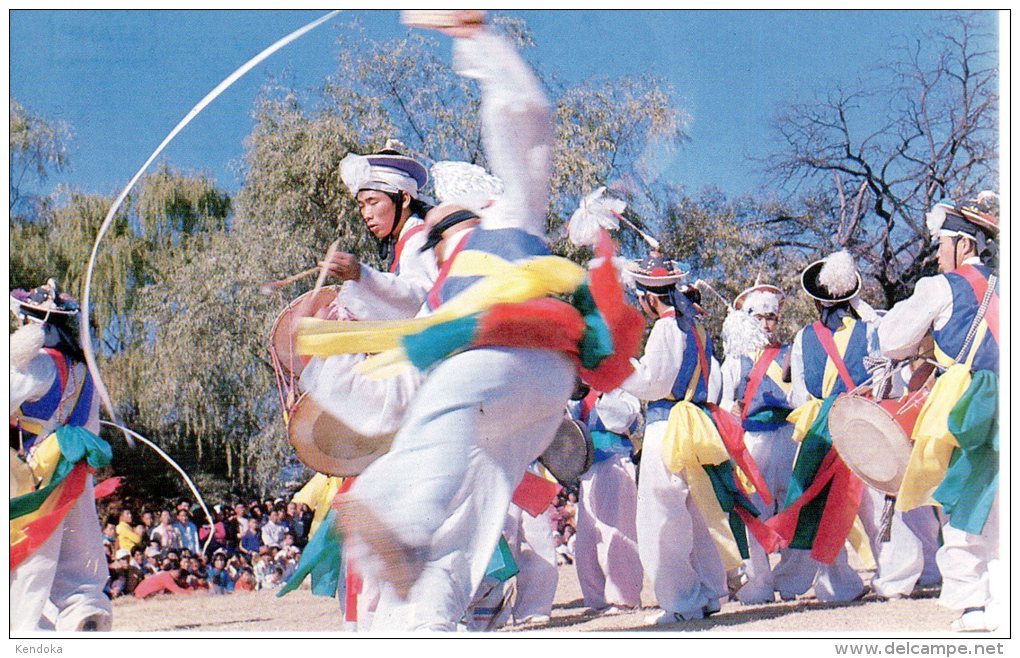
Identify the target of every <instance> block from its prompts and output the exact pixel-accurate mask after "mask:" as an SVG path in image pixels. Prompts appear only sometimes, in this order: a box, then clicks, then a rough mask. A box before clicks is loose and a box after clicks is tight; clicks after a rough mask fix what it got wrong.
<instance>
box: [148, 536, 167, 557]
mask: <svg viewBox="0 0 1020 658" xmlns="http://www.w3.org/2000/svg"><path fill="white" fill-rule="evenodd" d="M162 555H163V549H161V548H160V546H159V540H158V539H150V540H149V545H148V546H147V547H146V548H145V557H162Z"/></svg>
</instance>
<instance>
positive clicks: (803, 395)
mask: <svg viewBox="0 0 1020 658" xmlns="http://www.w3.org/2000/svg"><path fill="white" fill-rule="evenodd" d="M790 378H791V379H792V380H793V385H792V386H791V387H790V406H791V407H793V408H794V409H796V408H797V407H799V406H800V405H802V404H804V403H805V402H807V401H808V400H810V399H811V394H810V393H808V390H807V383H806V382H805V381H804V330H803V329H801V330H800V331H798V332H797V336H796V338H794V339H793V348H792V349H791V350H790Z"/></svg>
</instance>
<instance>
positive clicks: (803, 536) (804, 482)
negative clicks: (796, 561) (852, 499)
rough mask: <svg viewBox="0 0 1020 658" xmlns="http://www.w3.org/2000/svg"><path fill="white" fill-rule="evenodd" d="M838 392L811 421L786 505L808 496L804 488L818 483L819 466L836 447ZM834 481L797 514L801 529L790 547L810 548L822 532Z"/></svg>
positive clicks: (787, 495)
mask: <svg viewBox="0 0 1020 658" xmlns="http://www.w3.org/2000/svg"><path fill="white" fill-rule="evenodd" d="M836 397H837V396H836V395H830V396H829V397H827V398H825V400H824V401H823V402H822V407H821V409H819V411H818V417H817V418H815V422H814V423H812V424H811V427H810V428H809V429H808V432H807V435H806V436H805V437H804V440H803V442H802V443H801V446H800V450H799V451H798V452H797V463H796V464H794V467H793V474H792V476H791V477H790V486H789V490H788V491H787V493H786V507H789V506H790V505H792V504H793V503H794V502H795V501H796V500H797V499H798V498H800V497H801V496H802V495H804V491H805V490H807V488H808V487H810V486H811V483H812V482H814V479H815V476H816V475H817V474H818V468H819V467H820V466H821V465H822V461H823V460H824V459H825V455H827V454H828V453H829V450H831V449H832V438H831V437H830V436H829V411H830V410H831V409H832V404H833V403H834V402H835V401H836ZM830 488H831V483H830V484H829V485H827V486H826V487H825V488H824V489H822V491H821V493H819V494H818V497H817V498H815V499H814V500H812V501H811V502H810V503H808V504H807V505H805V506H804V507H803V508H802V509H801V511H800V515H799V516H798V517H797V530H796V531H795V532H794V535H793V539H792V540H791V541H790V548H802V549H810V548H811V547H812V545H813V544H814V541H815V536H816V535H817V534H818V526H819V524H820V523H821V520H822V512H823V511H824V510H825V504H826V502H827V501H828V499H829V490H830Z"/></svg>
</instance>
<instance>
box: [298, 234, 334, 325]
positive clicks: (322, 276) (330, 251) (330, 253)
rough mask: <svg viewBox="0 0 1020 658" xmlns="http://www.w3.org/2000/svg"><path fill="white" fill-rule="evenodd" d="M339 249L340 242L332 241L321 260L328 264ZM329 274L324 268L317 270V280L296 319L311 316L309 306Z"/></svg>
mask: <svg viewBox="0 0 1020 658" xmlns="http://www.w3.org/2000/svg"><path fill="white" fill-rule="evenodd" d="M339 248H340V240H334V241H333V244H331V245H329V249H327V250H326V258H324V259H323V262H324V263H328V262H330V261H331V260H333V254H335V253H336V250H337V249H339ZM328 274H329V269H328V268H326V267H322V268H319V278H318V279H316V280H315V287H314V288H312V294H311V295H309V296H308V299H306V300H305V303H304V304H303V305H302V308H301V310H300V312H299V313H298V317H307V316H309V315H311V313H309V311H310V310H311V304H312V302H313V301H314V300H315V296H316V294H318V292H319V291H320V290H322V284H324V283H326V276H327V275H328Z"/></svg>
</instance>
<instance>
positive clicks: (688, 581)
mask: <svg viewBox="0 0 1020 658" xmlns="http://www.w3.org/2000/svg"><path fill="white" fill-rule="evenodd" d="M643 269H644V271H646V272H648V273H649V275H648V276H646V277H644V278H643V279H638V289H639V293H640V294H639V297H638V299H639V301H640V303H641V306H642V310H644V311H645V313H646V314H647V315H648V316H649V317H651V318H653V319H654V325H653V326H652V331H651V334H650V335H649V336H648V341H647V343H646V344H645V351H644V355H643V356H642V357H641V359H640V360H634V368H635V372H634V374H633V375H631V376H630V377H629V378H628V379H627V380H626V381H625V382H624V383H623V384H622V385H621V386H620V388H621V389H623V390H624V391H626V392H628V393H630V394H632V395H634V396H635V397H637V398H639V399H642V400H649V401H650V403H649V405H648V412H647V415H646V418H645V435H644V442H643V444H642V448H641V455H642V457H641V472H640V476H639V480H638V495H637V536H638V551H639V553H640V556H641V565H642V567H643V568H644V572H645V574H647V576H648V578H649V579H650V580H651V582H652V587H653V588H654V591H655V598H656V601H657V603H658V605H659V607H660V608H661V610H660V611H659V612H658V613H656V614H654V615H652V616H650V617H649V618H648V620H647V621H648V622H649V623H655V624H668V623H674V622H678V621H685V620H692V619H701V618H703V617H704V616H705V614H706V613H709V614H710V613H712V612H715V611H717V610H719V600H720V599H721V598H722V597H724V596H726V595H727V591H728V590H727V587H726V571H725V569H724V567H723V563H722V559H721V558H720V556H719V552H718V550H717V549H716V545H715V543H714V542H713V540H712V538H711V536H710V535H709V531H708V527H707V525H706V523H705V520H704V517H703V516H702V514H701V512H700V510H699V509H698V507H697V505H696V503H695V501H694V499H693V497H692V496H691V494H690V488H689V486H688V484H687V481H686V478H685V477H684V476H683V475H677V474H675V473H673V472H671V471H670V470H669V469H668V468H667V467H666V463H665V461H664V459H663V457H662V454H663V446H662V444H663V439H664V436H665V432H666V426H667V424H668V418H669V413H670V409H671V408H672V407H673V405H674V404H676V403H677V401H678V400H684V399H686V400H690V401H693V402H695V403H697V402H706V401H714V400H716V399H718V395H719V385H720V382H719V376H718V364H717V363H715V362H714V361H715V360H714V358H713V359H711V362H712V365H711V366H710V367H709V368H708V370H709V373H708V374H707V375H706V373H704V372H700V370H701V368H700V367H699V365H698V364H699V361H700V359H699V352H704V353H708V354H710V349H705V348H704V346H703V345H702V344H701V342H700V341H699V340H698V339H695V338H694V335H695V332H696V331H697V327H696V322H695V318H694V315H695V311H694V309H693V305H692V304H691V303H690V301H689V300H688V299H687V298H686V296H684V295H683V293H681V292H680V291H679V290H678V289H677V283H679V282H680V281H681V280H682V279H683V278H684V277H685V276H686V272H685V271H682V270H680V269H679V268H678V267H676V266H674V265H673V264H672V262H671V261H670V262H666V261H662V260H661V259H657V260H654V261H653V259H649V262H648V263H646V264H645V265H644V267H643ZM660 272H661V274H660ZM678 304H679V305H680V307H679V308H678V307H677V305H678ZM678 318H679V321H680V322H681V323H683V327H681V325H680V324H678ZM706 361H708V359H706Z"/></svg>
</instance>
